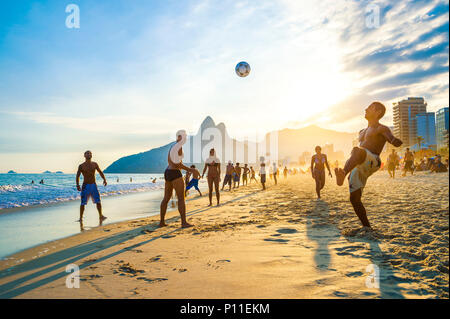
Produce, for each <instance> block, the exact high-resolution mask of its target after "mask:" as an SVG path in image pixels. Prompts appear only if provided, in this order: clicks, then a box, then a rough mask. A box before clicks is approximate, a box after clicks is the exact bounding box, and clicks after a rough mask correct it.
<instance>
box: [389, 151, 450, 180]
mask: <svg viewBox="0 0 450 319" xmlns="http://www.w3.org/2000/svg"><path fill="white" fill-rule="evenodd" d="M414 159H415V154H414V153H413V152H411V151H410V149H409V148H406V152H405V156H404V157H403V174H402V176H406V173H408V172H410V173H411V175H414V172H415V171H430V172H435V173H445V172H447V171H448V159H446V163H445V164H444V163H443V162H442V157H441V155H438V154H436V155H435V156H434V157H428V158H427V157H424V158H422V159H421V160H420V162H418V163H415V161H414ZM401 163H402V161H401V159H400V156H399V155H398V153H397V152H396V150H395V149H393V150H392V152H391V153H390V154H389V156H388V157H387V160H386V164H387V171H388V173H389V176H390V177H391V178H395V171H396V170H397V169H399V168H400V165H401Z"/></svg>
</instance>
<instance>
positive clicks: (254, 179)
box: [250, 166, 258, 184]
mask: <svg viewBox="0 0 450 319" xmlns="http://www.w3.org/2000/svg"><path fill="white" fill-rule="evenodd" d="M255 175H256V172H255V170H254V169H253V166H250V184H251V183H252V180H253V181H255V182H256V183H258V180H257V179H256V176H255Z"/></svg>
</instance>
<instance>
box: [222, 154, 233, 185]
mask: <svg viewBox="0 0 450 319" xmlns="http://www.w3.org/2000/svg"><path fill="white" fill-rule="evenodd" d="M233 174H234V167H233V163H232V162H231V161H228V164H227V167H226V168H225V178H224V179H223V184H222V190H223V189H224V187H225V185H227V184H228V186H229V187H230V189H229V191H231V183H232V179H233Z"/></svg>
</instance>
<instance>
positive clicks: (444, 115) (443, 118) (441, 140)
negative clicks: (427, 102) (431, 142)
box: [436, 107, 448, 150]
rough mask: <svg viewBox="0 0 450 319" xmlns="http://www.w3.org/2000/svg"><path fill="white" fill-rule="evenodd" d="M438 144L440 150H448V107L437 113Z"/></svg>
mask: <svg viewBox="0 0 450 319" xmlns="http://www.w3.org/2000/svg"><path fill="white" fill-rule="evenodd" d="M436 142H437V149H438V150H440V149H442V148H445V147H447V148H448V107H443V108H442V109H440V110H439V111H437V112H436Z"/></svg>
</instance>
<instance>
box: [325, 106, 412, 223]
mask: <svg viewBox="0 0 450 319" xmlns="http://www.w3.org/2000/svg"><path fill="white" fill-rule="evenodd" d="M385 112H386V107H385V106H384V105H383V104H382V103H380V102H373V103H372V104H370V105H369V107H368V108H367V109H366V114H365V116H364V117H365V118H366V120H367V121H368V126H367V128H365V129H363V130H361V131H360V132H359V142H360V144H359V146H360V147H354V148H353V150H352V153H351V155H350V158H349V159H348V160H347V162H346V163H345V166H344V168H343V169H342V168H335V170H334V172H335V174H336V183H337V184H338V185H339V186H341V185H342V184H344V179H345V176H346V175H347V174H349V173H350V176H349V178H348V183H349V188H350V202H351V203H352V206H353V209H354V210H355V213H356V215H357V216H358V217H359V220H360V221H361V223H362V224H363V226H365V227H369V228H370V223H369V220H368V219H367V216H366V209H365V208H364V205H363V204H362V202H361V196H362V190H363V188H364V187H365V186H366V182H367V179H368V178H369V176H371V175H372V174H373V173H375V172H376V171H377V170H378V169H379V168H380V166H381V159H380V153H381V151H382V150H383V148H384V145H385V144H386V142H389V143H391V144H392V145H394V146H395V147H399V146H400V145H402V144H403V142H402V141H401V140H399V139H398V138H396V137H395V136H394V135H393V134H392V132H391V130H390V129H389V128H388V127H387V126H385V125H382V124H380V123H379V120H380V119H381V118H382V117H383V116H384V113H385Z"/></svg>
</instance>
